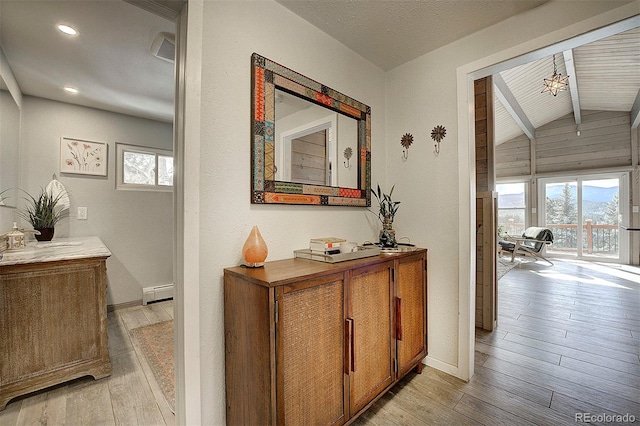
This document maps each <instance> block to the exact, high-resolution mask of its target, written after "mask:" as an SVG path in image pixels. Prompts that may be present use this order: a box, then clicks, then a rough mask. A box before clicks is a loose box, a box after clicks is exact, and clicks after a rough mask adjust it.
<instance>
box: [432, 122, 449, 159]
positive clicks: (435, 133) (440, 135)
mask: <svg viewBox="0 0 640 426" xmlns="http://www.w3.org/2000/svg"><path fill="white" fill-rule="evenodd" d="M446 134H447V129H445V128H444V126H440V125H438V126H436V127H434V128H433V130H432V131H431V139H433V140H434V141H436V144H435V145H434V147H435V153H436V155H439V154H440V142H441V141H442V139H444V137H445V136H446Z"/></svg>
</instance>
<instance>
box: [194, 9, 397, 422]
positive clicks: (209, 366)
mask: <svg viewBox="0 0 640 426" xmlns="http://www.w3.org/2000/svg"><path fill="white" fill-rule="evenodd" d="M253 52H256V53H259V54H260V55H262V56H265V57H267V58H270V59H272V60H274V61H276V62H278V63H280V64H282V65H284V66H286V67H289V68H291V69H293V70H295V71H298V72H300V73H301V74H303V75H306V76H308V77H310V78H312V79H314V80H316V81H319V82H322V83H324V84H326V85H328V86H329V87H331V88H334V89H336V90H338V91H340V92H342V93H345V94H347V95H349V96H351V97H353V98H355V99H357V100H359V101H361V102H364V103H365V104H367V105H369V106H371V108H372V132H371V133H372V151H373V155H372V174H373V181H374V182H377V181H382V182H383V178H384V169H385V158H384V154H383V153H384V147H383V144H384V134H385V130H384V126H385V124H384V123H385V120H384V73H383V71H382V70H380V69H378V68H376V67H375V66H373V65H372V64H371V63H369V62H367V61H365V60H364V59H362V58H361V57H359V56H357V55H356V54H354V53H353V52H352V51H350V50H349V49H347V48H346V47H344V46H343V45H341V44H340V43H338V42H336V41H335V40H333V39H332V38H330V37H329V36H327V35H326V34H324V33H322V32H320V31H319V30H318V29H316V28H315V27H313V26H311V25H310V24H308V23H306V22H305V21H303V20H301V19H300V18H298V17H297V16H295V15H293V14H292V13H291V12H289V11H288V10H287V9H285V8H283V7H282V6H280V5H279V4H277V3H275V2H272V1H258V2H246V1H240V2H238V1H236V2H209V1H206V2H204V29H203V34H202V90H201V95H202V102H201V104H202V110H201V113H202V123H201V124H202V125H201V141H200V144H201V151H200V167H201V175H200V190H199V196H200V218H201V223H200V228H201V229H202V231H203V234H202V235H201V237H200V247H199V250H197V249H196V250H194V252H193V254H194V255H199V257H200V265H201V266H200V286H201V288H200V307H201V315H200V342H201V360H202V366H201V375H200V377H202V380H201V389H202V398H203V401H207V403H206V404H205V403H203V404H202V423H203V424H223V423H224V412H225V405H224V334H223V297H222V296H223V291H222V289H223V277H222V275H223V269H224V268H225V267H229V266H234V265H238V264H239V263H240V261H241V251H242V245H243V244H244V241H245V239H246V238H247V235H248V234H249V231H250V230H251V227H252V226H253V225H258V227H259V229H260V232H261V233H262V236H263V237H264V239H265V241H266V243H267V245H268V247H269V257H268V259H267V260H276V259H282V258H288V257H291V256H292V255H293V250H294V249H298V248H304V247H305V246H306V245H307V244H308V242H309V238H311V237H319V236H331V235H335V236H342V237H345V238H347V239H349V240H354V241H364V240H367V239H371V238H373V237H374V236H375V235H376V232H377V226H378V225H377V223H376V222H375V220H376V219H375V217H374V216H373V215H372V214H371V213H369V212H367V210H365V209H362V208H348V207H347V208H345V207H323V206H308V207H305V206H278V205H252V204H250V198H249V192H250V164H251V161H250V140H251V139H250V117H251V111H250V107H251V54H252V53H253ZM186 144H187V149H188V145H189V141H188V140H187V142H186ZM186 167H187V168H189V165H188V164H187V165H186ZM383 183H384V182H383ZM187 190H188V189H187ZM189 249H190V248H186V250H189ZM187 256H188V255H187ZM193 284H194V283H185V286H188V285H193ZM196 285H197V284H196Z"/></svg>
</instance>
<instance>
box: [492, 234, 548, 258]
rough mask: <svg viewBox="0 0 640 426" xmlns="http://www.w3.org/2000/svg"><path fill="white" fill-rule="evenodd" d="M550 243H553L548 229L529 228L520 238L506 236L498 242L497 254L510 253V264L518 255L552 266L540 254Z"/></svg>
mask: <svg viewBox="0 0 640 426" xmlns="http://www.w3.org/2000/svg"><path fill="white" fill-rule="evenodd" d="M551 243H553V233H552V232H551V230H550V229H549V228H541V227H538V226H531V227H529V228H527V229H525V230H524V232H523V233H522V236H521V237H511V236H506V237H503V239H501V240H500V241H498V244H499V245H500V250H499V254H502V253H503V252H509V253H511V261H512V262H513V259H514V258H515V256H516V254H520V255H524V256H530V257H533V258H535V259H541V260H545V261H547V262H549V263H550V264H552V265H553V262H552V261H550V260H549V259H547V258H546V257H544V255H543V254H542V253H543V249H544V247H545V246H546V245H547V244H551Z"/></svg>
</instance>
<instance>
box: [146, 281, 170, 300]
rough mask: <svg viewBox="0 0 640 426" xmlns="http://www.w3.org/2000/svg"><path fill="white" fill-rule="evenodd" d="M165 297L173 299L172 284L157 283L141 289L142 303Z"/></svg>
mask: <svg viewBox="0 0 640 426" xmlns="http://www.w3.org/2000/svg"><path fill="white" fill-rule="evenodd" d="M165 299H173V284H165V285H157V286H153V287H145V288H143V289H142V304H143V305H146V304H147V303H149V302H156V301H158V300H165Z"/></svg>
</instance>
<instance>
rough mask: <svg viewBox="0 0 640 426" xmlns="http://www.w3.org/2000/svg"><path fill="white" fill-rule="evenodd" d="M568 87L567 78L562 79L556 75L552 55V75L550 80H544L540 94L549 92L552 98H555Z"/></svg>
mask: <svg viewBox="0 0 640 426" xmlns="http://www.w3.org/2000/svg"><path fill="white" fill-rule="evenodd" d="M568 85H569V76H566V77H563V76H562V74H558V68H557V67H556V55H555V54H554V55H553V75H552V76H551V78H545V79H544V90H543V91H542V92H540V93H545V92H549V93H551V94H552V95H553V96H556V95H557V94H558V92H562V91H563V90H567V86H568Z"/></svg>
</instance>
